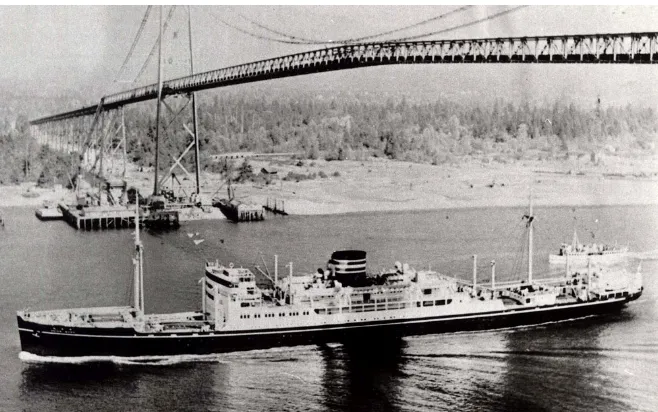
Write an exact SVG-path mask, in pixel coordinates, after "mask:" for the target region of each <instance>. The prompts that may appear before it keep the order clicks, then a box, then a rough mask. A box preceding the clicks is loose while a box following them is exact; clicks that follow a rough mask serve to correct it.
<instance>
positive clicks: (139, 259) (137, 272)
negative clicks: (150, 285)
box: [133, 191, 144, 315]
mask: <svg viewBox="0 0 658 412" xmlns="http://www.w3.org/2000/svg"><path fill="white" fill-rule="evenodd" d="M143 255H144V248H143V245H142V242H141V241H140V238H139V192H137V191H136V192H135V257H134V258H133V273H134V278H133V287H134V292H133V299H134V302H133V307H134V308H135V310H136V311H137V314H138V315H143V314H144V263H143V257H144V256H143Z"/></svg>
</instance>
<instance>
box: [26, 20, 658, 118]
mask: <svg viewBox="0 0 658 412" xmlns="http://www.w3.org/2000/svg"><path fill="white" fill-rule="evenodd" d="M656 62H658V32H650V33H617V34H583V35H564V36H542V37H511V38H485V39H464V40H418V41H401V42H379V43H363V44H352V45H340V46H334V47H329V48H324V49H319V50H313V51H308V52H302V53H295V54H290V55H286V56H281V57H275V58H271V59H266V60H260V61H257V62H252V63H245V64H240V65H236V66H231V67H226V68H222V69H217V70H212V71H208V72H204V73H198V74H194V75H190V76H186V77H181V78H178V79H173V80H168V81H165V82H164V83H163V89H162V95H163V97H164V96H168V95H177V94H185V93H191V92H196V91H200V90H205V89H211V88H216V87H225V86H230V85H234V84H240V83H249V82H256V81H261V80H270V79H277V78H282V77H289V76H298V75H304V74H311V73H319V72H327V71H334V70H345V69H352V68H358V67H370V66H380V65H388V64H414V63H415V64H432V63H626V64H652V63H656ZM157 87H158V86H157V84H151V85H148V86H144V87H140V88H137V89H132V90H127V91H123V92H119V93H116V94H111V95H108V96H105V97H103V98H102V99H101V102H100V103H99V104H100V105H101V110H102V111H108V110H113V109H117V108H120V107H122V106H125V105H128V104H132V103H137V102H142V101H146V100H152V99H156V98H157V94H158V90H157ZM98 106H99V105H98V104H96V105H92V106H87V107H83V108H81V109H78V110H73V111H70V112H65V113H59V114H56V115H52V116H47V117H42V118H39V119H36V120H32V121H31V122H30V124H31V125H34V126H36V125H42V124H48V123H52V122H57V121H60V120H66V119H71V118H75V117H81V116H91V115H94V114H95V113H96V111H97V110H98Z"/></svg>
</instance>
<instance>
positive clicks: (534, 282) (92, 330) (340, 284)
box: [17, 205, 643, 358]
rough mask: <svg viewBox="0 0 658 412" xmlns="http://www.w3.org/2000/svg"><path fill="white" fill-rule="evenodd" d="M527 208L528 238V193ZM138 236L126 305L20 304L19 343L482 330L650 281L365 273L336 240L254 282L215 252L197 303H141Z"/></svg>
mask: <svg viewBox="0 0 658 412" xmlns="http://www.w3.org/2000/svg"><path fill="white" fill-rule="evenodd" d="M525 218H526V219H527V228H528V232H529V233H528V242H529V244H530V245H529V246H530V248H529V249H530V250H532V223H533V222H532V221H533V216H532V205H531V207H530V213H529V214H528V215H526V216H525ZM142 257H143V247H142V243H141V242H140V239H139V228H136V230H135V257H134V260H133V263H134V302H133V305H132V306H127V307H99V308H82V309H65V310H49V311H20V312H18V314H17V317H18V330H19V334H20V341H21V348H22V350H23V351H24V352H28V353H31V354H33V355H39V356H62V357H81V356H92V357H96V356H101V357H103V356H121V357H136V358H137V357H138V358H143V357H147V358H150V357H160V356H170V355H180V354H213V353H219V352H227V351H239V350H248V349H258V348H269V347H275V346H292V345H299V344H322V343H327V342H344V341H349V340H358V341H360V342H369V341H371V342H373V344H375V343H376V342H378V341H381V340H382V339H390V338H396V337H399V336H405V335H417V334H430V333H442V332H456V331H472V330H486V329H496V328H505V327H515V326H525V325H535V324H542V323H546V322H552V321H560V320H568V319H574V318H580V317H585V316H590V315H600V314H605V313H608V312H614V311H618V310H620V309H621V308H622V307H623V306H624V305H625V304H626V303H627V302H629V301H631V300H633V299H637V298H638V297H639V296H640V295H641V294H642V290H643V286H642V276H641V274H640V268H639V267H638V270H637V271H636V272H628V271H626V270H624V269H615V270H606V269H605V268H603V269H602V268H597V269H593V267H592V265H588V269H587V270H586V271H582V272H565V274H564V276H560V277H558V278H553V279H541V280H540V279H533V278H532V253H529V258H528V274H527V276H528V278H527V279H524V280H523V281H520V282H496V278H495V262H492V266H491V280H490V282H487V283H486V284H480V283H478V281H477V270H476V257H475V256H474V259H473V280H472V282H467V281H464V280H460V279H457V278H454V277H450V276H447V275H444V274H441V273H438V272H435V271H430V270H414V269H412V268H410V267H409V265H407V264H400V263H397V262H396V263H395V265H394V266H395V267H394V268H393V269H391V270H389V271H385V272H382V273H379V274H378V275H376V276H368V275H366V253H365V252H363V251H356V250H347V251H338V252H334V253H333V254H332V256H331V259H330V260H329V262H328V264H327V266H326V269H319V270H318V271H317V272H316V273H312V274H306V275H302V276H294V275H293V265H292V263H290V264H288V265H286V266H287V267H288V269H289V271H288V273H287V275H285V276H279V273H278V264H277V262H276V256H275V266H274V268H275V269H274V274H273V278H272V279H271V280H272V283H273V287H272V288H270V289H265V288H259V287H258V286H257V284H256V276H255V274H254V272H252V271H251V270H250V269H247V268H241V267H235V266H234V265H233V264H228V265H222V264H220V263H219V262H208V263H206V266H205V277H204V278H203V279H202V282H201V296H202V299H201V307H202V309H201V310H200V311H191V312H185V313H175V314H147V313H145V312H144V294H143V293H144V289H143V287H142V284H143V267H142Z"/></svg>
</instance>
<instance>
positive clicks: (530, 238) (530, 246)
mask: <svg viewBox="0 0 658 412" xmlns="http://www.w3.org/2000/svg"><path fill="white" fill-rule="evenodd" d="M527 217H528V283H532V234H533V233H532V221H533V220H534V219H535V217H534V216H533V215H532V188H530V210H529V211H528V216H527Z"/></svg>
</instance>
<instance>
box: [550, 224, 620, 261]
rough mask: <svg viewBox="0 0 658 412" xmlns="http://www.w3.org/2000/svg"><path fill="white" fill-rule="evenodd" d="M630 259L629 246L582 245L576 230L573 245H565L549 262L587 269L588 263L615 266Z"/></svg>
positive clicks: (552, 255)
mask: <svg viewBox="0 0 658 412" xmlns="http://www.w3.org/2000/svg"><path fill="white" fill-rule="evenodd" d="M627 257H628V247H627V246H617V245H606V244H596V243H592V244H587V245H584V244H581V243H580V241H579V240H578V234H577V233H576V230H575V229H574V231H573V239H572V241H571V244H567V243H563V244H562V245H561V246H560V250H559V251H558V253H557V254H550V255H549V256H548V262H549V263H550V264H554V265H570V266H572V267H585V266H587V264H588V262H590V261H591V262H592V263H594V264H606V265H610V264H615V263H619V262H623V261H624V260H626V258H627Z"/></svg>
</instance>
